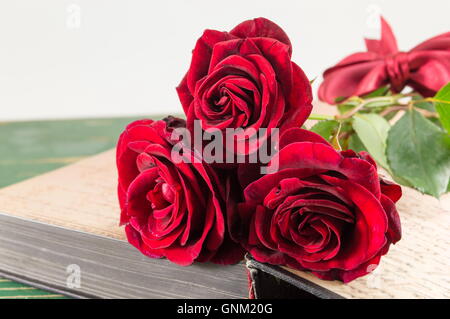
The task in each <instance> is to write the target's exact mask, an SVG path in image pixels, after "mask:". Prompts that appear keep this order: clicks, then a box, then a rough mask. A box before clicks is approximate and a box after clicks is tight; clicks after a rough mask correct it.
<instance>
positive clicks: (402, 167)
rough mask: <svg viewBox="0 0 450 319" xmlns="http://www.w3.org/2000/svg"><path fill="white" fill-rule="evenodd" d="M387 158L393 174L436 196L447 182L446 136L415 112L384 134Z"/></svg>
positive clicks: (449, 141)
mask: <svg viewBox="0 0 450 319" xmlns="http://www.w3.org/2000/svg"><path fill="white" fill-rule="evenodd" d="M387 159H388V162H389V166H390V168H391V170H392V172H393V173H394V175H396V176H399V177H400V178H402V179H404V180H406V181H407V182H409V183H410V184H411V185H412V186H414V187H415V188H417V189H418V190H420V191H422V192H424V193H427V194H430V195H433V196H435V197H439V196H440V195H441V194H443V193H445V192H446V191H447V188H448V185H449V179H450V137H449V136H448V135H447V134H446V133H445V132H443V131H442V130H441V129H440V128H439V127H437V126H436V125H434V124H433V123H432V122H430V121H429V120H427V119H426V118H425V117H424V116H423V115H421V114H420V113H419V112H417V111H415V110H408V111H407V112H406V113H405V114H404V115H403V117H402V118H401V119H400V120H399V121H398V122H397V123H395V125H394V126H393V127H392V128H391V130H390V131H389V134H388V139H387Z"/></svg>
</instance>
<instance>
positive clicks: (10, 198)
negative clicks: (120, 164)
mask: <svg viewBox="0 0 450 319" xmlns="http://www.w3.org/2000/svg"><path fill="white" fill-rule="evenodd" d="M116 189H117V170H116V165H115V150H110V151H106V152H104V153H101V154H99V155H96V156H93V157H89V158H87V159H84V160H81V161H79V162H77V163H75V164H72V165H69V166H65V167H63V168H60V169H57V170H54V171H51V172H49V173H46V174H43V175H40V176H37V177H34V178H31V179H28V180H26V181H23V182H20V183H17V184H14V185H11V186H8V187H5V188H3V189H0V213H5V214H8V215H13V216H16V217H21V218H26V219H32V220H35V221H39V222H44V223H48V224H52V225H56V226H61V227H66V228H70V229H73V230H79V231H84V232H88V233H92V234H96V235H100V236H107V237H111V238H116V239H123V240H125V233H124V229H123V228H121V227H119V217H120V209H119V203H118V199H117V191H116Z"/></svg>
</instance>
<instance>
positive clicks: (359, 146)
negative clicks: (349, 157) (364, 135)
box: [348, 134, 367, 153]
mask: <svg viewBox="0 0 450 319" xmlns="http://www.w3.org/2000/svg"><path fill="white" fill-rule="evenodd" d="M348 148H349V149H351V150H354V151H355V152H356V153H359V152H362V151H365V152H367V148H365V146H364V144H363V143H362V142H361V140H360V138H359V137H358V135H357V134H352V135H351V136H350V137H349V139H348Z"/></svg>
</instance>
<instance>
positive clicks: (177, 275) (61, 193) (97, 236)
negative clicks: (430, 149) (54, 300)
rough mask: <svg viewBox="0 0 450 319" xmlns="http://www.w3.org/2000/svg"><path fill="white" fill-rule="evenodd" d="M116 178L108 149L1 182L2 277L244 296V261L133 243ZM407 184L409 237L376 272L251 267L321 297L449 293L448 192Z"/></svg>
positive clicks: (72, 290) (404, 206)
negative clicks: (152, 250) (339, 275)
mask: <svg viewBox="0 0 450 319" xmlns="http://www.w3.org/2000/svg"><path fill="white" fill-rule="evenodd" d="M116 185H117V176H116V169H115V157H114V151H113V150H111V151H108V152H105V153H102V154H99V155H96V156H93V157H91V158H88V159H85V160H82V161H79V162H77V163H75V164H72V165H70V166H66V167H63V168H60V169H57V170H55V171H52V172H49V173H46V174H44V175H41V176H38V177H35V178H31V179H29V180H26V181H24V182H21V183H18V184H15V185H12V186H9V187H5V188H3V189H0V276H5V277H8V278H11V279H15V280H18V281H22V282H26V283H31V284H32V285H34V286H37V287H43V288H46V289H51V290H53V291H57V292H59V293H64V294H67V295H73V296H77V297H103V298H113V297H118V298H127V297H129V298H245V297H247V294H248V291H247V275H246V270H245V266H244V265H243V263H241V264H238V265H234V266H226V267H225V266H217V265H213V264H194V265H193V266H190V267H180V266H177V265H175V264H172V263H170V262H169V261H167V260H164V259H150V258H148V257H145V256H143V255H141V253H140V252H138V251H137V250H136V249H135V248H134V247H132V246H131V245H130V244H128V243H127V242H126V239H125V236H124V230H123V228H120V227H119V226H118V223H119V207H118V202H117V198H116ZM403 189H404V196H403V198H402V199H401V200H400V202H399V204H398V209H399V213H400V216H401V219H402V228H403V238H402V240H401V241H400V242H399V243H397V244H396V245H394V246H391V251H390V253H389V254H388V255H387V256H384V257H383V258H382V260H381V263H380V265H379V268H378V269H377V270H376V271H374V273H373V274H369V275H367V276H365V277H362V278H358V279H356V280H354V281H353V282H351V283H349V284H346V285H344V284H342V283H340V282H330V281H324V280H320V279H317V278H316V277H314V276H312V275H311V274H309V273H305V272H300V271H293V270H289V269H287V270H286V269H282V268H280V267H272V266H268V265H262V266H263V267H259V266H258V265H257V263H256V264H253V265H252V264H251V260H250V263H249V267H250V268H252V267H253V268H255V267H256V268H258V267H259V269H257V270H258V271H265V272H267V273H271V274H272V275H275V276H276V277H278V278H281V279H283V278H285V277H286V278H287V277H289V278H290V280H289V282H290V283H291V284H293V285H297V288H299V289H304V290H306V291H308V292H309V293H310V294H312V295H315V296H319V297H325V298H327V297H328V298H329V297H339V296H341V297H346V298H450V290H449V289H450V288H449V287H450V276H449V275H448V271H449V268H450V251H449V249H448V247H450V236H449V234H450V211H449V209H448V208H446V207H444V205H446V204H445V203H448V200H445V201H444V200H442V201H441V202H439V201H438V200H436V199H434V198H431V197H430V196H426V195H422V194H420V193H419V192H417V191H415V190H412V189H408V188H403ZM255 265H256V266H255ZM297 279H298V280H297ZM269 288H270V287H269ZM270 289H271V288H270ZM272 291H276V290H273V289H272ZM272 297H276V296H272Z"/></svg>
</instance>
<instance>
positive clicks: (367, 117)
mask: <svg viewBox="0 0 450 319" xmlns="http://www.w3.org/2000/svg"><path fill="white" fill-rule="evenodd" d="M353 128H354V130H355V132H356V134H358V137H359V139H360V140H361V142H362V144H363V145H364V147H365V148H366V149H367V150H368V151H369V153H370V154H371V155H372V157H373V158H374V159H375V160H376V161H377V162H378V163H379V164H380V165H381V166H383V167H384V168H385V169H387V170H389V166H388V164H387V159H386V139H387V136H388V131H389V129H390V126H389V123H388V122H387V121H386V120H385V119H384V118H383V117H381V116H380V115H378V114H356V115H355V116H354V118H353Z"/></svg>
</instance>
